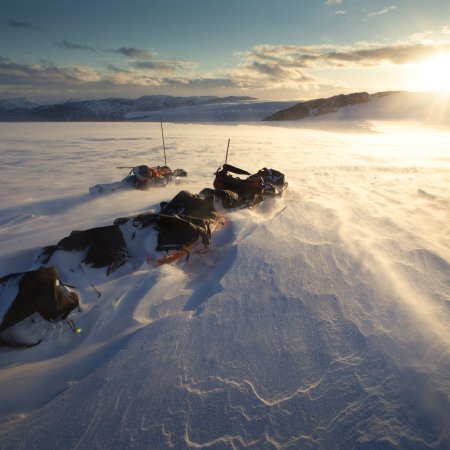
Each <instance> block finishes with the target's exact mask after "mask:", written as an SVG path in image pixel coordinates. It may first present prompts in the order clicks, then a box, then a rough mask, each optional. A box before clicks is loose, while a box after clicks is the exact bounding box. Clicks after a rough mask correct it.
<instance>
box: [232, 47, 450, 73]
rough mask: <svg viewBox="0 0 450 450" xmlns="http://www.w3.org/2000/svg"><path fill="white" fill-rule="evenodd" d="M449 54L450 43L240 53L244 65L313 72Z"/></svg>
mask: <svg viewBox="0 0 450 450" xmlns="http://www.w3.org/2000/svg"><path fill="white" fill-rule="evenodd" d="M440 52H441V53H442V52H450V43H449V42H447V43H440V44H436V43H430V44H422V43H420V42H407V43H403V42H399V43H394V44H391V45H379V44H375V43H371V44H370V43H359V44H356V45H354V46H327V45H318V46H275V45H262V46H256V47H254V48H253V49H251V50H250V51H248V52H245V53H240V54H238V55H237V56H240V57H241V58H243V59H244V61H245V62H244V64H245V65H247V66H251V65H253V66H254V67H257V66H259V67H263V66H264V64H269V65H271V66H275V67H278V68H280V69H281V68H285V69H287V68H291V69H298V70H307V69H310V70H314V69H327V68H344V67H367V66H376V65H382V64H394V65H404V64H410V63H416V62H419V61H421V60H423V59H429V58H430V57H432V56H433V55H434V54H438V53H440Z"/></svg>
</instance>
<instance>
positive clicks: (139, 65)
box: [132, 60, 198, 72]
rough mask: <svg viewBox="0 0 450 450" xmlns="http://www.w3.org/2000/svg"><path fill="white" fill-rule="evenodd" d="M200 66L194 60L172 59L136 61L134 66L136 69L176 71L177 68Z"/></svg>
mask: <svg viewBox="0 0 450 450" xmlns="http://www.w3.org/2000/svg"><path fill="white" fill-rule="evenodd" d="M197 66H198V64H197V63H195V62H192V61H171V60H167V61H164V60H153V61H136V62H134V63H133V64H132V67H134V68H136V69H143V70H152V71H155V72H175V71H176V70H192V69H195V68H196V67H197Z"/></svg>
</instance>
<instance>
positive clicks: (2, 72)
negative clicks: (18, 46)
mask: <svg viewBox="0 0 450 450" xmlns="http://www.w3.org/2000/svg"><path fill="white" fill-rule="evenodd" d="M100 79H101V76H100V75H99V73H98V72H97V71H96V70H94V69H92V68H91V67H82V66H77V67H58V66H56V65H52V64H23V63H18V62H14V61H11V60H10V59H8V58H0V85H2V86H15V85H29V86H41V85H53V86H65V85H82V84H85V83H92V82H96V81H99V80H100Z"/></svg>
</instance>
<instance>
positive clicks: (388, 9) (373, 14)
mask: <svg viewBox="0 0 450 450" xmlns="http://www.w3.org/2000/svg"><path fill="white" fill-rule="evenodd" d="M394 9H397V5H391V6H387V7H386V8H383V9H381V10H380V11H374V12H370V13H369V14H368V16H369V17H376V16H381V15H383V14H387V13H388V12H390V11H393V10H394Z"/></svg>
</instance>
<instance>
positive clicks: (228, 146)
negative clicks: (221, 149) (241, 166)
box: [225, 138, 230, 164]
mask: <svg viewBox="0 0 450 450" xmlns="http://www.w3.org/2000/svg"><path fill="white" fill-rule="evenodd" d="M229 148H230V138H228V145H227V154H226V156H225V164H226V163H227V160H228V149H229Z"/></svg>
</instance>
